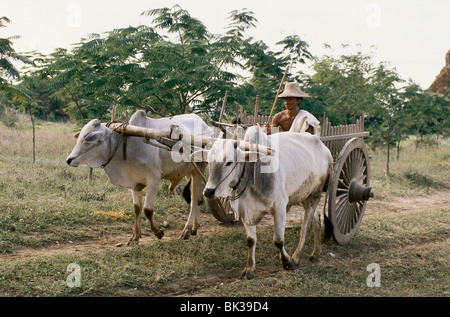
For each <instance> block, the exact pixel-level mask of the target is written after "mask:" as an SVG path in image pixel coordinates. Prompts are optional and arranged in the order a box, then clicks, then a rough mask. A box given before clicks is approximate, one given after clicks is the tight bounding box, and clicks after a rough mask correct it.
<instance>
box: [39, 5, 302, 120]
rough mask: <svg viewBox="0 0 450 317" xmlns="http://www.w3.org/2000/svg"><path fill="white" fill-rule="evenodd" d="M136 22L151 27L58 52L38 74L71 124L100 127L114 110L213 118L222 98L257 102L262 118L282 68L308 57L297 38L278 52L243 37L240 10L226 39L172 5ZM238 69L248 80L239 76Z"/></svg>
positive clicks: (250, 23)
mask: <svg viewBox="0 0 450 317" xmlns="http://www.w3.org/2000/svg"><path fill="white" fill-rule="evenodd" d="M142 15H144V16H149V17H152V18H153V20H152V25H151V26H144V25H141V26H138V27H132V26H130V27H127V28H123V29H116V30H113V31H111V32H107V33H105V34H102V35H99V34H93V35H91V36H90V37H89V38H87V39H82V40H81V42H80V43H78V44H76V45H75V46H74V48H73V49H72V50H71V51H67V50H63V49H60V50H57V51H56V52H55V53H53V54H52V55H51V56H50V57H49V59H48V61H47V64H46V65H45V66H44V67H43V69H42V73H45V74H46V76H47V77H48V78H49V79H50V80H49V84H50V85H51V86H52V87H53V88H55V89H58V91H59V92H58V93H57V94H55V95H58V96H59V97H61V98H63V99H65V100H68V101H69V103H68V106H67V111H68V112H69V113H70V116H71V117H72V118H74V119H77V120H80V121H85V120H87V119H88V118H92V117H97V118H100V119H101V118H102V116H104V115H105V114H106V113H107V112H108V111H109V110H110V109H111V106H112V105H113V104H114V105H116V106H118V108H119V109H124V110H125V109H129V110H132V109H134V108H140V109H145V110H147V111H149V112H151V113H153V115H156V116H167V115H175V114H180V113H191V112H194V113H198V114H202V113H204V114H205V115H207V116H212V117H213V118H217V117H218V115H219V112H220V108H219V107H218V101H219V100H222V99H223V98H224V95H225V92H226V91H228V102H229V104H233V103H235V102H238V103H240V104H244V105H251V109H253V104H254V101H255V97H256V95H260V100H263V101H264V103H261V104H264V106H263V107H261V109H262V112H268V110H267V109H268V108H269V106H268V104H269V103H268V102H265V101H267V100H269V99H270V105H271V104H272V101H273V98H274V97H275V90H276V88H277V87H278V85H279V81H280V80H281V77H282V74H283V72H284V69H285V67H286V65H288V63H300V62H304V59H305V58H309V57H310V53H309V52H308V51H307V47H308V45H307V43H305V42H303V41H301V39H300V38H299V37H298V36H291V37H288V38H287V39H286V40H285V41H281V42H280V45H284V48H283V50H281V51H280V52H272V51H270V50H269V49H268V47H267V45H266V44H265V43H263V42H262V41H255V40H254V39H253V38H251V37H247V36H246V34H245V32H246V30H248V29H249V28H251V27H254V26H255V23H256V18H254V16H253V13H252V12H251V11H247V10H245V9H244V10H243V11H237V10H236V11H232V12H231V13H230V16H229V18H230V20H231V22H230V24H229V26H228V27H227V28H226V30H227V31H226V32H225V34H218V35H213V34H211V33H210V32H209V31H208V30H207V29H206V27H205V26H204V25H203V23H202V22H201V21H199V20H197V19H195V18H194V17H192V16H191V15H190V14H189V13H188V12H187V11H186V10H184V9H182V8H181V7H180V6H178V5H176V6H174V7H172V8H161V9H154V10H149V11H145V12H143V13H142ZM289 52H291V53H292V54H291V55H290V56H286V55H287V54H288V53H289ZM242 69H246V70H248V71H249V73H250V74H251V78H250V79H247V78H245V77H243V76H242V75H240V74H239V71H240V70H242ZM232 108H235V107H234V106H233V107H232ZM233 110H234V109H233ZM269 110H270V109H269Z"/></svg>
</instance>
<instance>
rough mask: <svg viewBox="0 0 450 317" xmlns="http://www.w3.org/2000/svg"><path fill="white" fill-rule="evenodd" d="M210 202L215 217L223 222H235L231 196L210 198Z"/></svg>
mask: <svg viewBox="0 0 450 317" xmlns="http://www.w3.org/2000/svg"><path fill="white" fill-rule="evenodd" d="M208 204H209V209H210V210H211V213H212V215H213V216H214V218H216V219H217V220H219V221H220V222H223V223H233V222H234V212H233V210H232V209H231V204H230V200H229V198H208Z"/></svg>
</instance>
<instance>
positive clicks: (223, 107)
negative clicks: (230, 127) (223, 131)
mask: <svg viewBox="0 0 450 317" xmlns="http://www.w3.org/2000/svg"><path fill="white" fill-rule="evenodd" d="M227 99H228V90H227V91H225V97H223V103H222V109H221V110H220V117H219V122H222V119H223V111H224V110H225V106H226V104H227Z"/></svg>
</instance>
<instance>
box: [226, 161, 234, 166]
mask: <svg viewBox="0 0 450 317" xmlns="http://www.w3.org/2000/svg"><path fill="white" fill-rule="evenodd" d="M231 163H233V162H227V164H225V165H226V166H230V165H231Z"/></svg>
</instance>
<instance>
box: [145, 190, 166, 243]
mask: <svg viewBox="0 0 450 317" xmlns="http://www.w3.org/2000/svg"><path fill="white" fill-rule="evenodd" d="M158 186H159V181H158V182H154V183H152V184H151V185H147V194H146V195H145V203H144V214H145V216H146V217H147V218H148V220H149V221H150V228H151V229H152V231H153V233H154V234H155V236H156V237H157V238H158V239H162V237H163V236H164V231H162V230H160V229H159V226H158V224H157V223H156V221H155V219H154V214H155V201H156V195H157V194H158Z"/></svg>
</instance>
